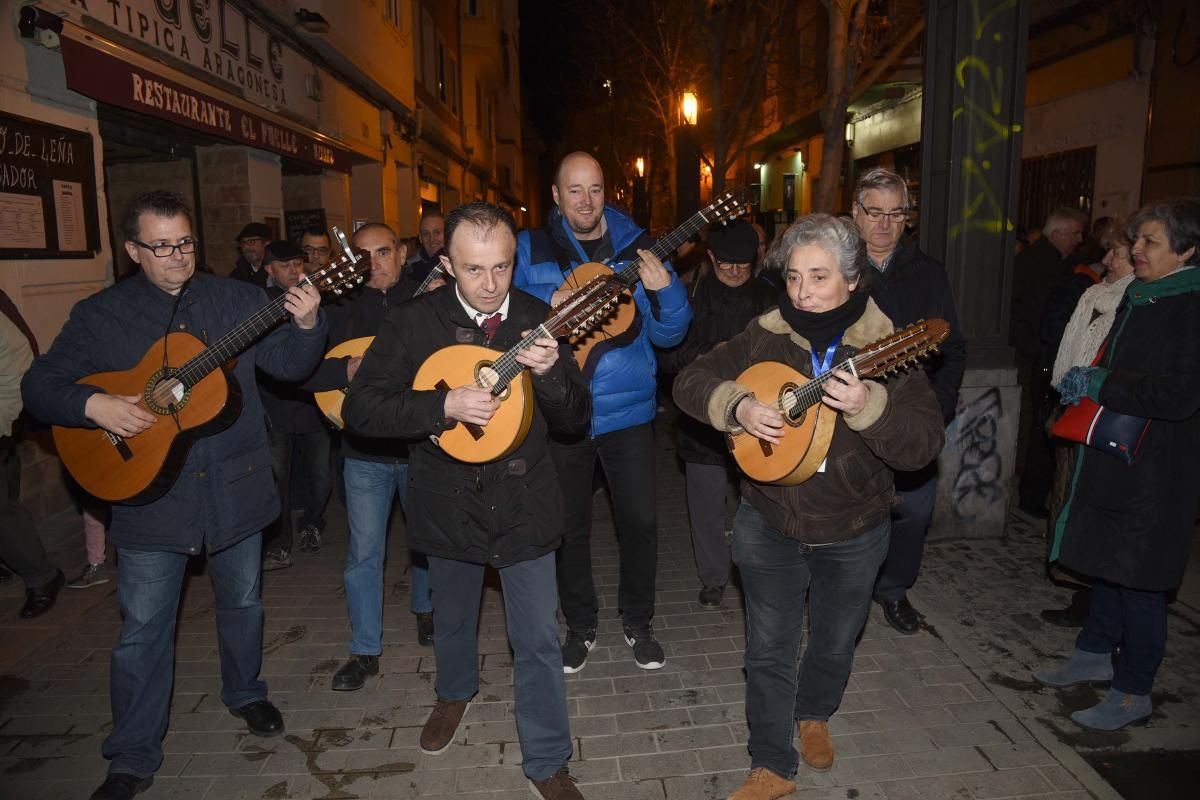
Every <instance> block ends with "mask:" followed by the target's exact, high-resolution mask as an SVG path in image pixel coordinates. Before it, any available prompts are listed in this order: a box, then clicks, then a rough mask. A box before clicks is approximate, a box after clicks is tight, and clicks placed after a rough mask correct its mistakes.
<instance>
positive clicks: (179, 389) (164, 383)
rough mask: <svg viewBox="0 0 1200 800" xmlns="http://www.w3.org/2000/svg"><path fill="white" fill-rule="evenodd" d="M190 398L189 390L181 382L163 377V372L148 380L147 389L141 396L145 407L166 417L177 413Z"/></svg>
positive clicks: (168, 376) (170, 377)
mask: <svg viewBox="0 0 1200 800" xmlns="http://www.w3.org/2000/svg"><path fill="white" fill-rule="evenodd" d="M190 396H191V390H190V389H188V387H187V386H185V385H184V384H183V383H182V382H181V381H179V380H178V379H177V378H174V377H172V376H170V375H167V376H165V377H164V376H163V370H159V371H158V373H156V374H155V375H154V377H153V378H151V379H150V385H149V389H148V390H147V391H146V392H145V394H144V395H143V397H144V399H145V401H146V405H147V406H148V407H149V408H150V410H151V411H153V412H154V413H155V414H159V415H167V414H170V413H172V409H174V411H179V410H180V409H181V408H183V407H184V406H185V405H187V401H188V399H189V398H190Z"/></svg>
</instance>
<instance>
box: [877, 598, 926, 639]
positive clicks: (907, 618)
mask: <svg viewBox="0 0 1200 800" xmlns="http://www.w3.org/2000/svg"><path fill="white" fill-rule="evenodd" d="M879 605H880V606H881V607H882V608H883V618H884V619H885V620H887V624H888V625H891V626H892V627H893V628H895V629H896V630H898V631H900V632H901V633H904V634H913V633H916V632H917V631H919V630H920V629H921V615H920V614H918V613H917V610H916V609H915V608H913V607H912V603H910V602H908V598H907V597H901V598H900V599H899V600H881V601H879Z"/></svg>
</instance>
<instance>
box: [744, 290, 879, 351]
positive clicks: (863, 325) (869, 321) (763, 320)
mask: <svg viewBox="0 0 1200 800" xmlns="http://www.w3.org/2000/svg"><path fill="white" fill-rule="evenodd" d="M758 324H759V325H761V326H762V327H763V329H764V330H766V331H767V332H769V333H777V334H780V335H786V336H788V337H789V338H790V339H791V340H792V341H793V342H795V343H796V344H798V345H800V346H801V347H803V348H804V349H805V350H811V349H812V345H811V344H810V343H809V341H808V339H806V338H804V337H803V336H801V335H800V334H798V333H796V332H795V331H794V330H792V328H791V326H790V325H788V324H787V323H786V322H784V320H783V315H782V314H780V313H779V309H778V308H773V309H771V310H770V311H768V312H767V313H765V314H763V315H762V316H761V317H759V318H758ZM895 330H896V328H895V326H894V325H892V321H891V320H890V319H888V318H887V315H886V314H884V313H883V312H882V311H880V310H879V306H877V305H875V300H874V299H870V300H867V308H866V310H865V311H863V315H862V316H861V317H859V318H858V321H857V322H855V323H854V324H853V325H851V326H850V327H849V328H848V329H847V330H846V335H845V336H843V337H842V344H844V345H849V346H850V347H853V348H855V349H856V350H860V349H862V348H863V347H865V346H866V345H868V344H871V343H872V342H874V341H877V340H879V339H882V338H883V337H885V336H887V335H889V334H891V333H892V332H894V331H895Z"/></svg>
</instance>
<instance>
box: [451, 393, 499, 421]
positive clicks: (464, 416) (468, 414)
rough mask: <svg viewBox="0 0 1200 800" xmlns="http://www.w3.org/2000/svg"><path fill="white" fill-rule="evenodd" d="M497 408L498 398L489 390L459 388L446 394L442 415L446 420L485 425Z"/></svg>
mask: <svg viewBox="0 0 1200 800" xmlns="http://www.w3.org/2000/svg"><path fill="white" fill-rule="evenodd" d="M499 408H500V398H498V397H496V396H495V395H494V394H492V393H491V391H490V390H489V389H481V388H479V387H478V386H460V387H458V388H457V389H451V390H450V391H449V392H447V393H446V401H445V403H444V404H443V407H442V413H443V414H444V415H445V417H446V419H454V420H458V421H459V422H469V423H471V424H472V425H487V424H488V423H489V422H491V419H492V417H494V416H495V415H496V411H497V410H498V409H499Z"/></svg>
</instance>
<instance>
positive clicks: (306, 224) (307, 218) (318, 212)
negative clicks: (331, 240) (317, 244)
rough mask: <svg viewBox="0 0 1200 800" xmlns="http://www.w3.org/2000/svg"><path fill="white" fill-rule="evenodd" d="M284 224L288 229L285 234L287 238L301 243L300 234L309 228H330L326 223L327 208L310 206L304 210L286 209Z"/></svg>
mask: <svg viewBox="0 0 1200 800" xmlns="http://www.w3.org/2000/svg"><path fill="white" fill-rule="evenodd" d="M283 226H284V228H286V229H287V233H286V234H285V235H286V236H287V238H289V239H291V240H292V241H293V242H296V243H297V244H299V243H300V236H301V235H302V234H303V233H304V231H305V230H307V229H308V228H320V229H322V230H325V231H327V230H328V228H327V227H326V223H325V209H323V208H308V209H305V210H303V211H284V212H283Z"/></svg>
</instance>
